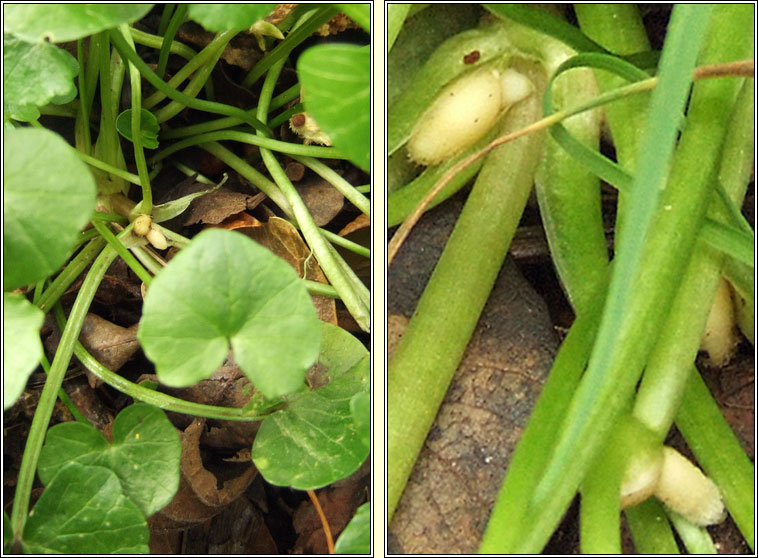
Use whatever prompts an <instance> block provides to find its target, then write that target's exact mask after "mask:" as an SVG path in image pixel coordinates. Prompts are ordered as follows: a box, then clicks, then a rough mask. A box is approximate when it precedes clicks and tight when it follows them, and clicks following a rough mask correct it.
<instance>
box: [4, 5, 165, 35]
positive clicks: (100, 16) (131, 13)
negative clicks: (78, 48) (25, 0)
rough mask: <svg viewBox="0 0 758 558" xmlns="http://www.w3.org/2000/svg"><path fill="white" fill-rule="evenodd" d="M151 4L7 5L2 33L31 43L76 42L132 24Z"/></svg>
mask: <svg viewBox="0 0 758 558" xmlns="http://www.w3.org/2000/svg"><path fill="white" fill-rule="evenodd" d="M152 7H153V5H152V4H6V5H3V30H4V31H5V32H7V33H13V34H14V35H16V36H17V37H20V38H22V39H24V40H25V41H29V42H32V43H34V42H38V41H42V40H44V39H48V40H50V42H53V43H60V42H64V41H74V40H76V39H81V38H82V37H86V36H87V35H93V34H94V33H99V32H100V31H105V30H106V29H110V28H112V27H116V26H118V25H120V24H122V23H131V22H132V21H136V20H138V19H140V18H141V17H143V16H145V15H147V12H149V11H150V8H152Z"/></svg>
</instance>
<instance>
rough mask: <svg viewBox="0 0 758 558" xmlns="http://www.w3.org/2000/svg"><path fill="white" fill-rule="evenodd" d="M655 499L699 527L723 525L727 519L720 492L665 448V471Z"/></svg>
mask: <svg viewBox="0 0 758 558" xmlns="http://www.w3.org/2000/svg"><path fill="white" fill-rule="evenodd" d="M655 495H656V496H657V497H658V499H659V500H660V501H661V502H663V503H664V504H665V505H666V506H668V507H669V508H671V509H672V510H673V511H675V512H677V513H678V514H679V515H681V516H683V517H684V518H686V519H687V520H689V521H691V522H692V523H695V524H696V525H700V526H703V527H704V526H706V525H713V524H715V523H720V522H721V521H723V520H724V518H725V517H726V510H725V509H724V503H723V501H722V500H721V494H720V492H719V489H718V488H717V487H716V485H715V484H714V483H713V481H712V480H711V479H709V478H708V477H706V476H705V475H704V474H703V472H702V471H701V470H700V469H698V468H697V467H696V466H695V465H693V464H692V463H691V462H690V461H689V460H688V459H687V458H686V457H684V456H683V455H682V454H680V453H679V452H678V451H676V450H674V449H672V448H669V447H664V448H663V467H662V468H661V474H660V477H659V478H658V486H657V487H656V490H655Z"/></svg>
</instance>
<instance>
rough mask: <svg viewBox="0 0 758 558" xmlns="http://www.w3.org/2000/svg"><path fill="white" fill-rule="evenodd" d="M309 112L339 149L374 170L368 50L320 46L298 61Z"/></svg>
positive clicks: (366, 48)
mask: <svg viewBox="0 0 758 558" xmlns="http://www.w3.org/2000/svg"><path fill="white" fill-rule="evenodd" d="M297 74H298V76H299V77H300V83H301V84H302V86H303V91H304V92H305V94H304V103H305V108H306V109H307V110H308V112H309V113H310V115H311V116H313V118H314V119H315V120H316V122H318V125H319V127H320V128H321V129H322V130H323V131H324V132H325V133H326V135H328V136H329V137H330V138H331V140H332V143H333V144H334V146H335V147H337V148H338V149H339V150H340V151H342V152H343V153H345V154H346V155H347V156H348V157H350V160H351V161H352V162H353V163H355V164H356V165H358V166H359V167H361V168H362V169H363V170H365V171H368V170H369V168H370V166H371V153H370V151H371V51H370V49H369V47H368V46H365V47H358V46H355V45H338V44H335V45H319V46H316V47H313V48H309V49H308V50H306V51H305V52H304V53H303V54H302V55H301V56H300V58H299V59H298V61H297Z"/></svg>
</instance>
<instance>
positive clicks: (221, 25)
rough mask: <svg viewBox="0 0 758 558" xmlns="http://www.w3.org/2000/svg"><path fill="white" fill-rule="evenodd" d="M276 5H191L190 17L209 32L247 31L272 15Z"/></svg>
mask: <svg viewBox="0 0 758 558" xmlns="http://www.w3.org/2000/svg"><path fill="white" fill-rule="evenodd" d="M274 8H276V4H190V5H189V16H190V17H191V18H192V19H194V20H195V21H197V22H198V23H199V24H200V25H202V26H203V27H205V29H206V30H208V31H226V30H228V29H246V28H248V27H250V26H251V25H252V24H253V23H255V22H256V21H258V20H259V19H263V18H264V17H266V16H267V15H268V14H270V13H271V12H272V11H273V10H274Z"/></svg>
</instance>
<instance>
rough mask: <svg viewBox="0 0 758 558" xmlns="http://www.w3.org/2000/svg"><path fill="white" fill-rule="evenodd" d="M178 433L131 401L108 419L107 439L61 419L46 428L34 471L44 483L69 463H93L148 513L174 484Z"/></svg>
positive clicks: (85, 426) (172, 490)
mask: <svg viewBox="0 0 758 558" xmlns="http://www.w3.org/2000/svg"><path fill="white" fill-rule="evenodd" d="M181 453H182V446H181V443H180V441H179V435H178V434H177V433H176V429H175V428H174V426H173V425H172V424H171V422H170V421H169V420H168V418H166V415H165V414H164V412H163V411H161V410H160V409H158V408H157V407H153V406H152V405H145V404H142V403H137V404H135V405H132V406H130V407H127V408H126V409H124V410H123V411H121V412H120V413H119V415H118V416H117V417H116V420H115V421H114V423H113V443H109V442H108V441H107V440H106V439H105V438H104V437H103V435H102V434H101V433H100V431H98V430H97V429H95V428H94V427H92V426H91V425H89V424H84V423H82V422H66V423H62V424H57V425H55V426H53V427H52V428H50V430H48V432H47V441H46V442H45V445H44V447H43V448H42V453H41V454H40V458H39V465H38V470H37V472H38V473H39V478H40V480H42V483H43V484H45V485H47V484H48V483H50V482H51V481H52V480H53V479H54V478H55V476H56V475H57V474H58V473H59V472H60V471H61V470H62V469H63V468H64V467H65V466H66V465H67V464H68V463H71V462H77V463H81V464H82V465H99V466H101V467H106V468H108V469H110V470H111V471H113V472H114V473H116V475H117V476H118V479H119V481H121V485H122V486H123V491H124V494H126V495H127V496H128V497H129V498H130V499H131V500H132V502H134V503H135V504H136V505H137V506H138V507H139V508H140V510H141V511H142V513H143V514H144V515H145V517H150V516H151V515H152V514H154V513H155V512H157V511H158V510H160V509H162V508H163V507H165V506H166V505H167V504H168V503H169V502H170V501H171V499H172V498H173V497H174V494H176V491H177V489H178V488H179V460H180V457H181Z"/></svg>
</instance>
